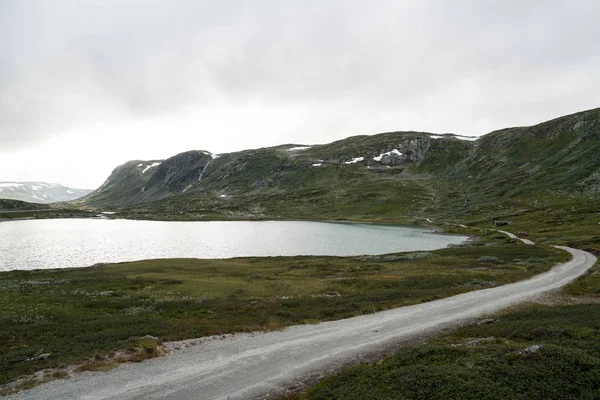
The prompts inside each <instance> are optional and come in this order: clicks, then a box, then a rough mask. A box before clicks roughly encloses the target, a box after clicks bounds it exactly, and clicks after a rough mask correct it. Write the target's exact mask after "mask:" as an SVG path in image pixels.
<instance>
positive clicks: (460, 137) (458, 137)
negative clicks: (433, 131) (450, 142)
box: [454, 135, 479, 142]
mask: <svg viewBox="0 0 600 400" xmlns="http://www.w3.org/2000/svg"><path fill="white" fill-rule="evenodd" d="M454 137H455V138H457V139H458V140H466V141H468V142H474V141H475V140H477V139H479V136H460V135H455V136H454Z"/></svg>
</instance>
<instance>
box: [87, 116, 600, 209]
mask: <svg viewBox="0 0 600 400" xmlns="http://www.w3.org/2000/svg"><path fill="white" fill-rule="evenodd" d="M475 139H476V140H475ZM598 154H600V109H595V110H589V111H584V112H580V113H577V114H573V115H568V116H565V117H561V118H557V119H554V120H551V121H548V122H544V123H541V124H538V125H535V126H530V127H518V128H508V129H503V130H499V131H495V132H492V133H489V134H486V135H483V136H481V137H480V138H473V137H464V136H458V135H453V134H444V135H440V134H432V133H426V132H389V133H381V134H377V135H363V136H354V137H349V138H347V139H343V140H339V141H336V142H333V143H329V144H325V145H312V146H311V145H300V144H287V145H281V146H276V147H269V148H262V149H255V150H245V151H240V152H235V153H227V154H220V155H213V154H211V153H210V152H207V151H200V150H194V151H189V152H186V153H182V154H178V155H175V156H173V157H171V158H169V159H167V160H150V161H139V160H137V161H130V162H128V163H125V164H123V165H121V166H119V167H117V168H116V169H115V170H114V171H113V173H112V174H111V175H110V177H109V178H108V179H107V180H106V182H105V183H104V184H103V185H102V186H101V187H100V188H99V189H97V190H96V191H94V192H92V193H90V194H89V195H87V196H85V197H84V198H82V199H80V200H78V201H76V202H75V204H79V205H83V206H85V207H92V208H111V209H117V208H118V209H120V211H121V212H122V214H121V215H130V216H131V217H134V218H138V217H139V218H157V219H163V218H181V219H246V218H248V219H262V218H301V219H344V218H349V219H364V220H373V219H379V220H381V219H390V220H407V219H410V218H412V217H419V216H420V217H422V216H433V215H441V214H445V215H446V216H448V215H458V214H463V215H465V214H469V215H471V214H472V213H473V212H475V211H477V212H479V211H482V210H488V209H489V210H499V209H502V207H505V206H507V207H512V208H514V207H521V206H522V207H525V208H528V207H531V206H533V205H535V206H540V205H542V204H544V202H547V201H548V199H551V198H554V197H564V198H572V197H576V196H583V197H585V198H587V199H591V200H597V199H598V198H600V156H598Z"/></svg>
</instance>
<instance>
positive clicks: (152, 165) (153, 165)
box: [142, 162, 160, 174]
mask: <svg viewBox="0 0 600 400" xmlns="http://www.w3.org/2000/svg"><path fill="white" fill-rule="evenodd" d="M159 165H160V163H159V162H155V163H152V164H150V165H146V168H144V170H143V171H142V174H143V173H145V172H146V171H148V170H149V169H150V168H154V167H158V166H159Z"/></svg>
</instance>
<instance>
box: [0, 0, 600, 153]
mask: <svg viewBox="0 0 600 400" xmlns="http://www.w3.org/2000/svg"><path fill="white" fill-rule="evenodd" d="M599 17H600V6H599V5H598V3H597V2H596V1H571V2H564V1H554V0H549V1H528V2H522V1H513V0H511V1H486V2H481V1H462V0H458V1H451V2H450V1H402V2H399V1H370V2H365V1H358V0H337V1H334V0H330V1H316V0H312V1H303V2H291V1H290V2H288V1H274V0H273V1H266V0H265V1H224V2H210V1H193V0H184V1H172V2H164V1H158V0H152V1H142V0H137V1H133V0H130V1H116V0H112V1H98V2H73V1H52V2H44V1H38V2H21V1H18V0H14V1H12V2H10V1H8V2H3V3H2V5H0V146H1V147H5V148H6V147H22V146H25V145H27V143H30V142H32V141H40V140H45V138H47V137H48V136H51V135H54V134H57V132H60V131H61V130H65V129H72V128H74V127H77V126H80V125H85V124H86V123H90V121H94V120H96V119H109V120H110V119H114V120H120V119H127V118H130V117H135V116H144V115H153V114H157V113H163V112H168V111H170V110H174V109H175V110H176V109H178V108H180V107H186V106H203V105H210V104H212V103H213V102H216V101H229V102H242V103H243V102H252V101H264V102H267V103H268V102H277V103H279V102H289V103H295V102H300V103H301V102H327V101H332V102H334V101H338V100H341V99H345V100H348V99H349V100H354V101H356V102H357V103H364V104H368V105H370V107H373V108H374V109H377V107H386V109H390V108H393V107H392V106H395V107H402V108H410V107H418V106H419V105H422V104H424V103H432V102H434V100H433V99H435V98H436V97H438V96H439V93H442V92H444V91H449V90H454V89H456V88H460V87H461V85H463V84H464V82H470V84H471V85H474V87H475V88H476V89H477V90H480V91H481V92H482V93H483V94H484V95H485V97H486V98H490V99H491V98H492V97H494V96H496V98H495V99H493V101H491V100H490V101H487V102H485V103H482V104H477V105H475V106H474V107H476V109H475V110H474V111H473V115H475V114H476V113H486V115H488V118H492V119H495V120H496V119H500V116H499V114H498V113H500V112H503V113H505V114H511V115H512V114H514V115H515V116H519V112H520V111H519V108H520V107H519V102H520V101H522V102H524V104H527V103H534V105H535V104H544V105H545V106H548V105H549V104H550V105H551V106H552V107H551V108H552V110H551V111H550V112H559V111H558V110H557V111H554V109H557V108H561V107H562V109H564V99H560V98H559V96H564V95H565V93H564V92H565V89H564V88H562V87H558V89H552V90H548V85H551V84H552V83H553V82H555V81H560V80H567V81H572V82H573V84H574V87H573V90H574V91H581V94H582V96H583V98H584V99H585V100H586V101H588V102H590V101H593V100H595V99H594V98H592V97H591V95H590V92H589V91H586V90H585V89H584V87H585V85H586V84H587V85H589V84H590V79H592V81H591V83H593V84H595V85H596V88H598V86H597V85H598V81H597V78H590V77H587V76H586V75H587V74H590V73H593V71H594V69H595V68H597V67H598V64H599V63H600V60H599V58H598V52H597V51H595V47H596V43H595V42H596V38H598V37H600V28H599V27H598V24H597V21H598V18H599ZM586 78H587V83H586ZM593 79H596V80H595V81H594V80H593ZM528 88H534V89H535V90H543V91H544V92H545V93H548V94H549V96H548V97H549V98H544V99H542V100H543V101H540V100H539V99H538V96H533V95H530V94H528ZM552 96H554V97H552ZM519 97H523V99H519ZM223 99H224V100H223ZM532 99H537V100H538V101H537V102H536V101H535V100H532ZM561 101H562V102H563V105H561ZM591 106H595V105H594V104H590V107H591ZM542 111H543V110H541V109H539V110H537V111H536V112H542ZM570 111H576V110H570ZM517 119H518V118H517ZM465 124H466V123H463V125H465ZM397 128H398V129H403V128H404V127H402V126H398V127H397Z"/></svg>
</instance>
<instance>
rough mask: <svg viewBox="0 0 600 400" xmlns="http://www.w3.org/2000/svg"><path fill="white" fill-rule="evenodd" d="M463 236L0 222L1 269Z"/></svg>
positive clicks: (430, 246)
mask: <svg viewBox="0 0 600 400" xmlns="http://www.w3.org/2000/svg"><path fill="white" fill-rule="evenodd" d="M466 239H467V238H466V237H464V236H449V235H436V234H432V233H428V231H427V230H426V229H423V228H414V227H401V226H381V225H369V224H348V223H325V222H304V221H302V222H301V221H265V222H262V221H261V222H247V221H238V222H221V221H219V222H217V221H214V222H156V221H130V220H102V219H97V220H94V219H48V220H28V221H5V222H0V271H9V270H16V269H18V270H30V269H38V268H69V267H87V266H91V265H94V264H97V263H107V262H121V261H135V260H143V259H151V258H229V257H243V256H294V255H332V256H355V255H363V254H371V255H375V254H386V253H395V252H403V251H414V250H435V249H440V248H444V247H447V246H448V245H449V244H457V243H461V242H463V241H465V240H466Z"/></svg>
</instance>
